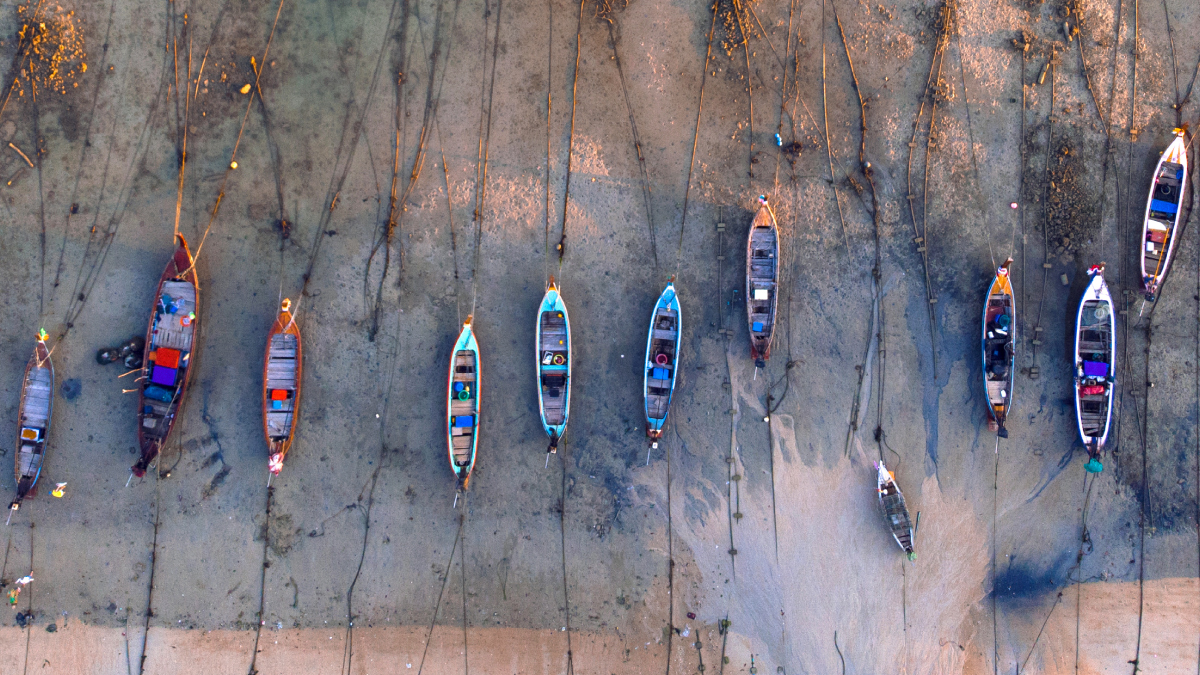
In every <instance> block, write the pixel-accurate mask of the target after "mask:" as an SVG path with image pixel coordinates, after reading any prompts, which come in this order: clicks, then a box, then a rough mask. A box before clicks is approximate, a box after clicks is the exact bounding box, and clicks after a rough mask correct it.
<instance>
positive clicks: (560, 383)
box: [538, 310, 570, 426]
mask: <svg viewBox="0 0 1200 675" xmlns="http://www.w3.org/2000/svg"><path fill="white" fill-rule="evenodd" d="M538 328H539V330H538V332H539V334H540V336H541V339H540V340H539V342H538V351H539V352H540V356H539V358H538V379H539V381H540V386H541V388H542V417H543V419H544V420H545V421H546V424H548V425H550V426H558V425H560V424H562V423H563V422H565V421H566V419H567V391H568V385H569V382H568V378H569V377H570V370H569V366H570V362H569V359H570V345H569V344H568V343H567V317H566V316H565V315H564V313H563V312H560V311H557V310H552V311H549V312H542V316H541V319H540V323H539V325H538Z"/></svg>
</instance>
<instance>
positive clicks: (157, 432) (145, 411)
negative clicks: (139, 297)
mask: <svg viewBox="0 0 1200 675" xmlns="http://www.w3.org/2000/svg"><path fill="white" fill-rule="evenodd" d="M195 329H196V287H195V286H193V285H192V284H190V283H188V282H186V281H167V282H164V283H163V285H162V294H161V295H160V296H159V299H158V304H157V305H156V306H155V308H154V327H153V328H152V329H151V332H150V345H149V347H150V350H149V354H148V356H147V360H146V365H145V366H144V368H145V370H144V372H145V374H146V375H145V380H144V382H143V383H142V387H143V389H142V406H143V407H142V410H141V417H142V435H143V438H149V439H152V440H153V439H157V440H162V439H164V438H166V436H167V434H168V433H170V431H171V420H172V418H173V417H174V415H175V409H176V407H177V406H178V397H179V393H180V391H181V390H182V389H183V386H184V383H185V382H186V381H187V369H188V366H189V361H190V357H191V353H192V337H193V335H194V334H195Z"/></svg>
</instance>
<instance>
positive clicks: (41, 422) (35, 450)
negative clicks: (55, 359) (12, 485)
mask: <svg viewBox="0 0 1200 675" xmlns="http://www.w3.org/2000/svg"><path fill="white" fill-rule="evenodd" d="M53 411H54V363H52V362H51V361H50V350H49V349H47V348H46V332H45V331H39V332H38V340H37V344H36V345H34V347H33V356H31V357H30V358H29V363H28V365H26V366H25V378H24V380H23V381H22V382H21V406H20V408H18V413H17V452H16V456H15V457H14V464H15V466H14V469H13V470H14V472H15V475H16V481H17V498H16V499H14V500H13V501H12V503H11V504H9V505H8V508H9V509H10V513H9V516H10V517H11V516H12V513H11V511H16V510H17V509H19V508H20V507H21V500H23V499H25V498H26V497H28V496H30V495H31V494H32V493H33V488H34V486H36V485H37V480H38V476H40V475H41V473H42V462H43V461H44V460H45V457H46V439H47V437H48V436H49V434H50V417H51V414H52V413H53Z"/></svg>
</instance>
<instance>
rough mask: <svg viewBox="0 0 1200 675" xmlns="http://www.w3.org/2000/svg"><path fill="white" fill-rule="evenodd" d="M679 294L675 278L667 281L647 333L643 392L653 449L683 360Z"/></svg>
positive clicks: (665, 422)
mask: <svg viewBox="0 0 1200 675" xmlns="http://www.w3.org/2000/svg"><path fill="white" fill-rule="evenodd" d="M679 322H680V315H679V296H678V295H677V294H676V292H675V277H671V280H670V281H668V282H667V287H666V288H664V289H663V292H662V295H660V296H658V302H656V303H654V311H653V312H651V314H650V332H649V333H648V334H647V335H646V364H645V365H646V371H645V377H644V379H643V393H644V394H645V398H646V435H647V436H649V437H650V440H651V446H650V447H652V448H657V447H658V439H660V438H662V432H663V427H664V426H666V424H667V413H668V412H669V411H670V409H671V395H672V394H673V393H674V391H675V374H676V370H677V368H676V366H677V365H678V362H679V340H680V336H681V333H680V327H679V326H680V323H679Z"/></svg>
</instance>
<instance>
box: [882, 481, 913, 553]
mask: <svg viewBox="0 0 1200 675" xmlns="http://www.w3.org/2000/svg"><path fill="white" fill-rule="evenodd" d="M879 499H880V500H881V501H882V503H883V513H884V517H885V518H886V519H887V522H888V527H889V528H891V530H892V536H894V537H895V538H896V542H897V543H899V544H900V546H901V548H903V549H904V551H905V552H906V553H912V551H913V542H912V518H911V517H910V516H909V514H908V504H906V503H905V502H904V495H902V494H900V489H899V488H898V487H896V483H895V482H894V481H893V482H888V483H886V484H885V485H883V486H882V487H880V489H879Z"/></svg>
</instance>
